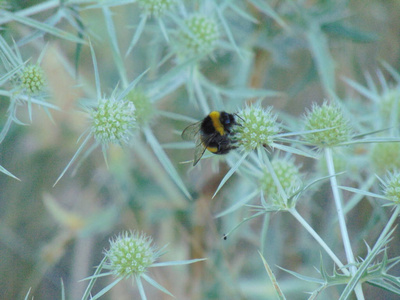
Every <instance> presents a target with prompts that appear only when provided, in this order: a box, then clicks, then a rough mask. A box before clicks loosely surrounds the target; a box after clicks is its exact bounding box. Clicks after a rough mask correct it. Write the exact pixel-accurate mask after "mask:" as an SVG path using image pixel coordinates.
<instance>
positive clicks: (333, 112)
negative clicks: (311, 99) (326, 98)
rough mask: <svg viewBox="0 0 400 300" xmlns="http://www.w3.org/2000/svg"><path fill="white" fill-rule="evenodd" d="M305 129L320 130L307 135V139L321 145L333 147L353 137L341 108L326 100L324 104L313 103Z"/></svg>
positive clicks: (307, 116)
mask: <svg viewBox="0 0 400 300" xmlns="http://www.w3.org/2000/svg"><path fill="white" fill-rule="evenodd" d="M304 123H305V126H304V127H305V130H318V129H327V128H329V129H327V130H324V131H318V132H314V133H308V134H306V135H305V139H306V140H307V141H309V142H310V143H312V144H314V145H317V146H319V147H333V146H336V145H338V144H340V143H342V142H345V141H348V140H349V139H350V138H351V128H350V125H349V122H348V120H346V118H345V117H344V116H343V113H342V111H341V109H340V108H339V107H338V106H337V105H335V104H328V103H327V102H324V103H323V104H322V106H318V105H316V104H314V105H313V107H312V110H311V111H307V113H306V116H305V122H304Z"/></svg>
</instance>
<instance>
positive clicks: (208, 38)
mask: <svg viewBox="0 0 400 300" xmlns="http://www.w3.org/2000/svg"><path fill="white" fill-rule="evenodd" d="M218 39H219V31H218V25H217V23H216V22H215V21H214V19H212V18H209V17H207V16H203V15H199V14H196V15H192V16H190V17H189V18H187V19H186V20H185V21H184V28H182V29H181V30H180V31H179V33H178V36H177V52H178V54H180V55H183V56H189V57H194V56H198V55H207V54H210V53H211V52H212V51H213V50H214V48H215V43H216V41H217V40H218Z"/></svg>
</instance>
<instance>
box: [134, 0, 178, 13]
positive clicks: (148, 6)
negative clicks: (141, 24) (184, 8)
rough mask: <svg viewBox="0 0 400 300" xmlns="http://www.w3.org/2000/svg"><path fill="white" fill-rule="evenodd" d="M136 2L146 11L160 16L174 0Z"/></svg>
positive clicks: (140, 0)
mask: <svg viewBox="0 0 400 300" xmlns="http://www.w3.org/2000/svg"><path fill="white" fill-rule="evenodd" d="M138 3H139V6H140V8H141V9H143V10H144V11H145V12H146V13H148V14H150V15H153V16H154V17H161V16H162V15H164V14H165V13H166V12H167V11H169V10H170V9H171V8H172V7H173V6H174V5H175V4H176V0H138Z"/></svg>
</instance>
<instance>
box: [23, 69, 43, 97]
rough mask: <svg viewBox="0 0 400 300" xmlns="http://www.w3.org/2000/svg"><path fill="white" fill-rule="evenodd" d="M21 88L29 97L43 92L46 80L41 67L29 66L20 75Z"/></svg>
mask: <svg viewBox="0 0 400 300" xmlns="http://www.w3.org/2000/svg"><path fill="white" fill-rule="evenodd" d="M19 81H20V82H21V87H22V88H23V90H24V91H25V92H26V94H28V95H35V94H37V93H39V92H41V91H43V89H44V87H45V84H46V79H45V75H44V71H43V69H42V68H41V67H40V66H39V65H27V66H25V67H24V68H23V69H22V70H21V72H20V74H19Z"/></svg>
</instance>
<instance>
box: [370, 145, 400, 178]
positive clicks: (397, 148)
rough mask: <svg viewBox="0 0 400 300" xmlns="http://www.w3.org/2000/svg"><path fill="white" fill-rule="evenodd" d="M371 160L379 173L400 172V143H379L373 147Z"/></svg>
mask: <svg viewBox="0 0 400 300" xmlns="http://www.w3.org/2000/svg"><path fill="white" fill-rule="evenodd" d="M371 160H372V163H373V165H374V167H375V170H377V171H378V172H379V173H384V172H386V171H394V170H400V143H377V144H375V145H374V146H373V147H372V151H371Z"/></svg>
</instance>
